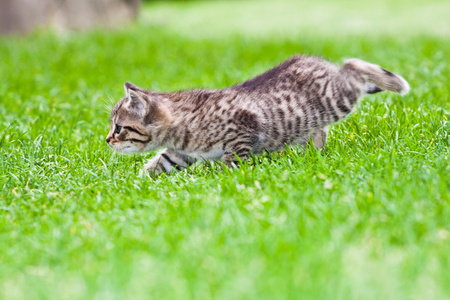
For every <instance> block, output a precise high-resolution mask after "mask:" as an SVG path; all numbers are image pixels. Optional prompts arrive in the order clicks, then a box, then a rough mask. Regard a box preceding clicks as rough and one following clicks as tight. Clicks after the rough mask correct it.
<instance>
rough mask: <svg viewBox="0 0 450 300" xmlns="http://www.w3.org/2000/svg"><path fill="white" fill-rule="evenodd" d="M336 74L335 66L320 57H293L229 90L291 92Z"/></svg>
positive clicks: (263, 92) (264, 92) (336, 68)
mask: <svg viewBox="0 0 450 300" xmlns="http://www.w3.org/2000/svg"><path fill="white" fill-rule="evenodd" d="M337 72H338V67H337V66H335V65H334V64H332V63H330V62H328V61H326V60H324V59H322V58H320V57H316V56H304V55H295V56H293V57H291V58H289V59H287V60H285V61H284V62H282V63H280V64H279V65H277V66H275V67H273V68H272V69H270V70H268V71H266V72H264V73H262V74H260V75H258V76H256V77H254V78H252V79H249V80H247V81H245V82H243V83H241V84H237V85H235V86H233V87H231V89H233V90H236V91H239V92H244V93H261V94H266V93H273V92H277V91H280V90H292V89H297V88H300V87H301V86H302V85H304V84H306V83H311V82H314V81H316V80H330V79H331V78H332V77H333V76H335V75H336V74H337Z"/></svg>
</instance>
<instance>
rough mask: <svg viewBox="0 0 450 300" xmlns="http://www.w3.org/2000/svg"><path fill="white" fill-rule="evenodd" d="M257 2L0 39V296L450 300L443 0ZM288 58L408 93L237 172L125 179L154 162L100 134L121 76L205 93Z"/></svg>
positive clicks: (195, 6) (448, 72) (365, 105)
mask: <svg viewBox="0 0 450 300" xmlns="http://www.w3.org/2000/svg"><path fill="white" fill-rule="evenodd" d="M274 3H275V2H272V3H271V2H237V1H235V2H231V3H230V4H229V3H225V2H217V1H214V2H210V3H205V2H193V3H187V4H185V3H179V2H177V3H175V4H173V3H157V4H149V5H147V6H146V7H145V8H144V9H145V10H144V13H143V15H142V18H141V19H140V20H139V22H137V24H134V25H131V26H129V27H125V28H122V29H120V30H118V31H102V30H97V31H91V32H87V33H71V34H66V35H62V36H58V35H55V34H52V33H51V32H48V31H40V32H36V33H34V34H32V35H30V36H27V37H4V38H1V39H0V74H2V80H1V81H0V99H1V100H0V115H1V116H2V117H1V118H0V128H1V130H0V189H1V194H0V196H1V199H0V299H210V298H214V299H396V300H397V299H449V298H450V272H449V271H448V270H449V269H450V256H449V253H450V223H449V220H450V196H449V193H450V165H449V156H450V153H449V152H450V151H449V149H450V148H449V146H450V145H449V144H450V138H449V131H450V123H449V118H450V104H449V99H448V94H449V83H448V79H449V78H450V65H449V62H448V57H450V44H449V43H448V40H449V37H450V34H449V32H448V29H449V28H450V21H448V18H444V19H443V18H440V17H439V16H441V15H445V16H447V15H448V13H449V12H450V9H449V8H450V5H449V4H448V1H446V2H445V1H434V2H430V1H427V2H424V1H416V2H414V1H413V2H411V1H406V0H401V1H397V2H395V3H393V4H392V2H391V1H387V0H385V1H382V2H372V3H366V4H365V5H366V6H364V5H362V4H361V2H351V1H344V2H340V4H339V5H337V4H336V3H335V2H332V1H331V0H328V1H321V2H319V3H318V4H317V6H316V4H314V5H313V4H308V3H309V2H308V3H306V2H305V3H303V4H304V5H303V6H302V5H299V4H294V2H285V3H284V2H283V3H281V4H279V6H277V5H275V4H274ZM277 3H278V2H277ZM295 3H297V2H295ZM377 3H378V4H377ZM390 3H391V4H390ZM297 6H299V8H302V7H303V9H302V10H300V9H299V11H301V14H300V15H299V18H300V17H301V16H305V19H304V21H301V18H300V20H299V19H297V18H296V14H295V10H294V8H295V7H297ZM283 9H285V16H284V17H283V18H281V17H279V14H281V13H283V12H282V11H280V10H283ZM321 11H323V14H322V12H321ZM430 11H431V12H434V13H435V14H436V17H430ZM359 12H361V14H359ZM383 12H384V13H385V14H386V15H385V16H386V20H389V22H390V24H393V25H392V26H391V27H389V30H387V29H386V26H385V25H383V22H377V19H376V18H377V17H378V16H380V15H384V13H383ZM396 12H399V14H400V17H399V19H398V20H396V19H392V18H395V15H396ZM342 14H344V15H343V16H345V17H347V18H340V17H339V16H340V15H342ZM220 16H221V17H220ZM314 16H316V17H314ZM321 16H323V18H321ZM432 16H433V15H432ZM219 17H220V18H219ZM208 18H210V19H208ZM358 18H359V19H358ZM183 20H186V22H185V23H183ZM207 20H210V23H208V22H207ZM211 20H216V21H217V22H212V21H211ZM281 20H282V21H283V22H281ZM351 20H360V21H361V20H362V21H361V22H363V23H361V22H356V23H355V24H353V25H354V26H353V27H352V26H350V25H349V24H351V23H352V22H351ZM425 23H426V26H420V24H425ZM380 24H381V25H380ZM369 25H373V26H369ZM295 26H298V30H295V28H296V27H295ZM351 28H354V30H352V29H351ZM295 53H306V54H313V55H319V56H323V57H325V58H328V59H330V60H332V61H336V62H341V61H342V59H343V58H348V57H359V58H362V59H365V60H368V61H371V62H374V63H378V64H380V65H382V66H383V67H385V68H386V69H388V70H391V71H393V72H398V73H399V74H401V75H403V76H404V77H405V78H406V79H407V80H408V81H409V82H410V84H411V87H412V91H411V92H410V94H408V95H406V96H405V97H399V96H397V95H395V94H392V93H380V94H376V95H372V96H367V97H365V98H364V99H363V100H362V101H361V103H360V105H359V106H358V108H357V110H356V111H355V113H353V114H352V115H351V116H350V117H348V118H347V119H346V120H344V121H343V122H341V123H338V124H335V125H333V126H331V133H330V138H329V142H328V144H327V146H326V148H325V149H324V150H323V151H321V152H319V151H316V150H314V149H307V150H306V151H304V150H300V149H286V150H285V151H283V152H280V153H273V154H266V155H263V156H258V157H255V158H253V159H252V160H251V161H249V162H247V163H245V164H244V165H243V166H242V167H241V168H240V169H238V170H228V169H225V170H223V171H222V170H221V168H220V166H219V165H218V164H213V163H204V164H199V165H197V166H196V167H194V168H191V169H189V170H187V171H185V172H181V173H178V174H174V175H171V176H165V175H163V176H161V177H159V178H157V179H150V178H146V177H144V178H139V177H138V174H139V171H140V169H141V168H142V166H143V164H144V163H145V160H146V159H147V158H148V157H151V155H152V154H149V155H146V156H139V155H136V156H121V155H119V154H114V153H113V152H112V151H111V150H110V149H109V148H108V147H107V145H106V143H105V141H104V140H105V136H106V134H107V132H108V129H109V114H108V111H107V110H106V109H105V105H108V104H109V103H110V102H111V101H116V100H117V99H119V97H122V94H123V83H124V82H125V81H131V82H133V83H135V84H138V85H141V86H143V87H146V88H149V89H154V90H157V91H172V90H179V89H187V88H195V87H206V88H221V87H226V86H230V85H232V84H234V83H237V82H241V81H243V80H245V79H247V78H250V77H251V76H254V75H256V74H258V73H260V72H262V71H264V70H266V69H268V68H270V67H271V66H273V65H275V64H277V63H279V62H281V61H282V60H284V59H286V58H287V57H289V56H290V55H293V54H295Z"/></svg>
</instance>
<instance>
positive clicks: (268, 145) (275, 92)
mask: <svg viewBox="0 0 450 300" xmlns="http://www.w3.org/2000/svg"><path fill="white" fill-rule="evenodd" d="M382 90H390V91H393V92H396V93H400V94H402V95H404V94H406V93H407V92H408V91H409V85H408V83H407V82H406V81H405V80H404V79H403V78H402V77H401V76H399V75H395V74H393V73H391V72H389V71H386V70H384V69H382V68H381V67H379V66H377V65H374V64H370V63H367V62H364V61H362V60H359V59H349V60H347V61H346V62H345V64H344V65H343V66H342V67H340V68H339V67H337V66H335V65H334V64H332V63H330V62H327V61H325V60H323V59H320V58H318V57H305V56H300V55H298V56H294V57H292V58H290V59H288V60H286V61H285V62H283V63H281V64H280V65H278V66H276V67H274V68H273V69H271V70H269V71H267V72H266V73H263V74H261V75H259V76H257V77H255V78H253V79H250V80H248V81H246V82H244V83H241V84H238V85H235V86H233V87H230V88H226V89H222V90H200V89H199V90H189V91H180V92H172V93H157V92H153V91H147V90H144V89H141V88H139V87H137V86H135V85H133V84H131V83H128V82H126V83H125V92H126V96H125V97H124V98H122V99H121V100H120V101H119V102H118V103H117V104H116V105H115V107H114V108H113V110H112V113H111V127H110V132H109V134H108V136H107V138H106V142H107V143H108V144H109V145H110V146H111V147H112V148H114V149H115V150H116V151H118V152H121V153H136V152H146V151H152V150H155V149H157V148H164V149H163V150H161V151H160V152H159V153H158V154H157V155H156V156H155V157H153V158H152V159H151V160H150V161H149V162H148V163H147V164H146V165H145V169H146V170H148V171H150V172H151V173H154V174H160V173H162V172H167V173H170V172H171V171H174V170H182V169H184V168H186V167H187V166H188V165H190V164H192V163H194V162H195V161H198V160H203V159H223V162H224V163H225V164H226V165H227V166H234V165H237V164H238V161H239V159H242V160H244V159H245V158H247V157H248V156H249V155H250V153H256V154H257V153H261V152H263V151H264V150H267V151H277V150H280V149H283V148H284V147H285V145H286V144H288V145H289V144H300V145H306V143H307V142H309V141H311V142H312V143H313V145H314V146H315V147H318V148H321V147H323V146H324V144H325V141H326V136H327V131H326V129H325V127H326V126H327V125H329V124H332V123H334V122H337V121H339V120H341V119H342V118H344V117H345V116H347V115H348V114H349V113H350V112H351V111H352V109H353V107H354V106H355V104H356V102H357V100H358V99H359V98H360V97H361V96H362V95H364V94H367V93H368V94H372V93H377V92H380V91H382Z"/></svg>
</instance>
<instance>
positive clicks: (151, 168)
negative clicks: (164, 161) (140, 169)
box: [144, 159, 165, 176]
mask: <svg viewBox="0 0 450 300" xmlns="http://www.w3.org/2000/svg"><path fill="white" fill-rule="evenodd" d="M144 170H145V171H146V172H148V173H150V175H154V176H157V175H159V174H161V173H163V172H165V170H164V169H163V167H162V166H161V164H160V163H159V159H158V160H155V159H151V160H150V161H149V162H148V163H146V164H145V165H144Z"/></svg>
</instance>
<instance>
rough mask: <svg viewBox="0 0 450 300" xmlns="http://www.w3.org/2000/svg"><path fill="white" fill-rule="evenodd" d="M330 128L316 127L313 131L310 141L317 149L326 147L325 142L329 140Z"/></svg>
mask: <svg viewBox="0 0 450 300" xmlns="http://www.w3.org/2000/svg"><path fill="white" fill-rule="evenodd" d="M327 135H328V128H322V129H316V131H314V132H313V133H312V136H311V139H310V143H311V142H312V143H313V146H314V147H315V148H317V149H322V148H323V147H325V143H326V142H327Z"/></svg>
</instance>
